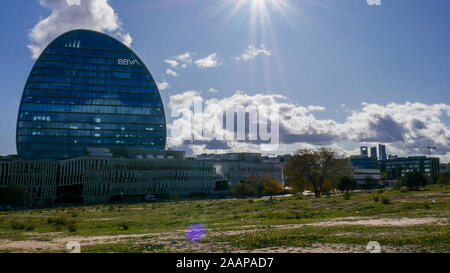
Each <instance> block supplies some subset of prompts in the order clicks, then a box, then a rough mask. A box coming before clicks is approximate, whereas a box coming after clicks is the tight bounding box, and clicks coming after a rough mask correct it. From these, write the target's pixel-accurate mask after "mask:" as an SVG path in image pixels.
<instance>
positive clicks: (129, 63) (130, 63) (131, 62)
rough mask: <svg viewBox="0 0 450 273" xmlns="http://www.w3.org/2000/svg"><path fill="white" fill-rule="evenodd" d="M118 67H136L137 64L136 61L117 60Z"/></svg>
mask: <svg viewBox="0 0 450 273" xmlns="http://www.w3.org/2000/svg"><path fill="white" fill-rule="evenodd" d="M117 64H118V65H135V64H136V65H138V64H139V62H138V60H136V59H117Z"/></svg>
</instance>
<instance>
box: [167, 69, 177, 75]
mask: <svg viewBox="0 0 450 273" xmlns="http://www.w3.org/2000/svg"><path fill="white" fill-rule="evenodd" d="M166 74H167V75H170V76H173V77H178V73H177V72H175V71H173V70H171V69H169V68H167V69H166Z"/></svg>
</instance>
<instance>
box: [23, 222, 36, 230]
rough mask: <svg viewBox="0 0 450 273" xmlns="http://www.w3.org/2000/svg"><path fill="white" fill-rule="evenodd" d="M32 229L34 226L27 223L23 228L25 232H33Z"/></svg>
mask: <svg viewBox="0 0 450 273" xmlns="http://www.w3.org/2000/svg"><path fill="white" fill-rule="evenodd" d="M34 228H35V226H34V224H32V223H28V224H27V225H26V226H25V230H27V231H31V230H34Z"/></svg>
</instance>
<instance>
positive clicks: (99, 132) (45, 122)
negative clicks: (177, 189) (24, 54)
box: [16, 30, 166, 159]
mask: <svg viewBox="0 0 450 273" xmlns="http://www.w3.org/2000/svg"><path fill="white" fill-rule="evenodd" d="M16 135H17V153H18V155H19V157H20V158H24V159H66V158H73V157H77V156H82V155H85V154H86V148H88V147H130V148H146V149H158V150H163V149H164V148H165V144H166V120H165V114H164V106H163V103H162V100H161V96H160V93H159V90H158V87H157V86H156V83H155V81H154V79H153V77H152V75H151V74H150V72H149V70H148V69H147V67H146V66H145V64H144V63H143V62H142V60H141V59H140V58H139V57H138V56H137V55H136V54H135V53H134V52H133V51H132V50H131V49H129V48H128V47H127V46H125V45H124V44H123V43H121V42H120V41H118V40H116V39H114V38H112V37H110V36H107V35H105V34H103V33H99V32H95V31H91V30H73V31H69V32H66V33H64V34H62V35H61V36H59V37H58V38H56V39H55V40H53V41H52V42H51V43H50V44H49V45H48V46H47V48H46V49H44V51H43V52H42V53H41V55H40V56H39V58H38V60H37V61H36V63H35V64H34V66H33V69H32V70H31V72H30V75H29V76H28V80H27V82H26V84H25V88H24V90H23V94H22V100H21V103H20V107H19V114H18V119H17V133H16Z"/></svg>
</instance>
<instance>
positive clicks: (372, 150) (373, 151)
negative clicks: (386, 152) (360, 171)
mask: <svg viewBox="0 0 450 273" xmlns="http://www.w3.org/2000/svg"><path fill="white" fill-rule="evenodd" d="M370 157H372V158H377V147H376V146H375V147H371V148H370Z"/></svg>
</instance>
